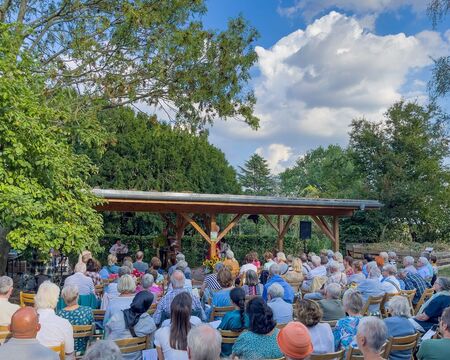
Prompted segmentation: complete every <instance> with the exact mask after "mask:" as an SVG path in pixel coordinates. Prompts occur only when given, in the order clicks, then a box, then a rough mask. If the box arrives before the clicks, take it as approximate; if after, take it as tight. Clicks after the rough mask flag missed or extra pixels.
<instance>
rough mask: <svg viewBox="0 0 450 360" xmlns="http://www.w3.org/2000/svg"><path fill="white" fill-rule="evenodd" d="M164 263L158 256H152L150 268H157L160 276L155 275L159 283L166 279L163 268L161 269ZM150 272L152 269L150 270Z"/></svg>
mask: <svg viewBox="0 0 450 360" xmlns="http://www.w3.org/2000/svg"><path fill="white" fill-rule="evenodd" d="M161 266H162V263H161V260H160V259H159V258H157V257H156V256H154V257H152V260H151V261H150V269H153V270H155V271H156V272H157V273H158V277H155V281H156V282H157V283H158V284H159V283H161V282H162V281H164V276H163V273H164V271H163V269H161ZM149 272H150V270H149Z"/></svg>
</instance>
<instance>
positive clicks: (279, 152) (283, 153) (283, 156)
mask: <svg viewBox="0 0 450 360" xmlns="http://www.w3.org/2000/svg"><path fill="white" fill-rule="evenodd" d="M255 152H256V153H257V154H258V155H260V156H262V157H263V158H264V159H266V160H267V164H268V165H269V168H270V170H271V172H272V174H275V175H276V174H279V173H280V172H282V171H283V170H284V169H285V168H286V166H288V165H290V163H291V162H292V161H293V160H294V159H293V153H292V148H291V147H289V146H286V145H283V144H270V145H269V146H268V147H266V148H263V147H259V148H257V149H256V151H255Z"/></svg>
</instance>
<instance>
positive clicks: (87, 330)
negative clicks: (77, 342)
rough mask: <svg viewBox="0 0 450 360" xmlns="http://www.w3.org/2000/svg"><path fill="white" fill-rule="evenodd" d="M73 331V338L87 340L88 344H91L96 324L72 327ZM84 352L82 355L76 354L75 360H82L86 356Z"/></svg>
mask: <svg viewBox="0 0 450 360" xmlns="http://www.w3.org/2000/svg"><path fill="white" fill-rule="evenodd" d="M72 329H73V338H74V339H83V338H87V344H86V345H88V344H89V341H90V340H91V338H92V337H93V336H94V330H95V324H92V325H72ZM85 351H86V349H84V351H82V352H81V353H80V355H76V354H75V359H81V358H82V357H83V355H84V352H85Z"/></svg>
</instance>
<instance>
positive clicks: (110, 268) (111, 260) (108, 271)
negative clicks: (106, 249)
mask: <svg viewBox="0 0 450 360" xmlns="http://www.w3.org/2000/svg"><path fill="white" fill-rule="evenodd" d="M116 264H117V257H116V255H114V254H109V255H108V265H106V266H104V267H103V269H101V270H100V272H99V274H100V276H101V277H102V279H108V278H109V277H110V276H111V275H116V274H117V273H118V272H119V267H118V266H117V265H116Z"/></svg>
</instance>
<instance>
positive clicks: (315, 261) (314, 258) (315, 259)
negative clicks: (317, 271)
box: [311, 255, 321, 266]
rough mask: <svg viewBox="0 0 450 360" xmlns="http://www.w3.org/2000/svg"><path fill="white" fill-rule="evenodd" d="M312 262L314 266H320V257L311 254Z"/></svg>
mask: <svg viewBox="0 0 450 360" xmlns="http://www.w3.org/2000/svg"><path fill="white" fill-rule="evenodd" d="M311 262H312V264H313V265H314V266H320V264H321V261H320V257H319V256H317V255H314V256H311Z"/></svg>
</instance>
